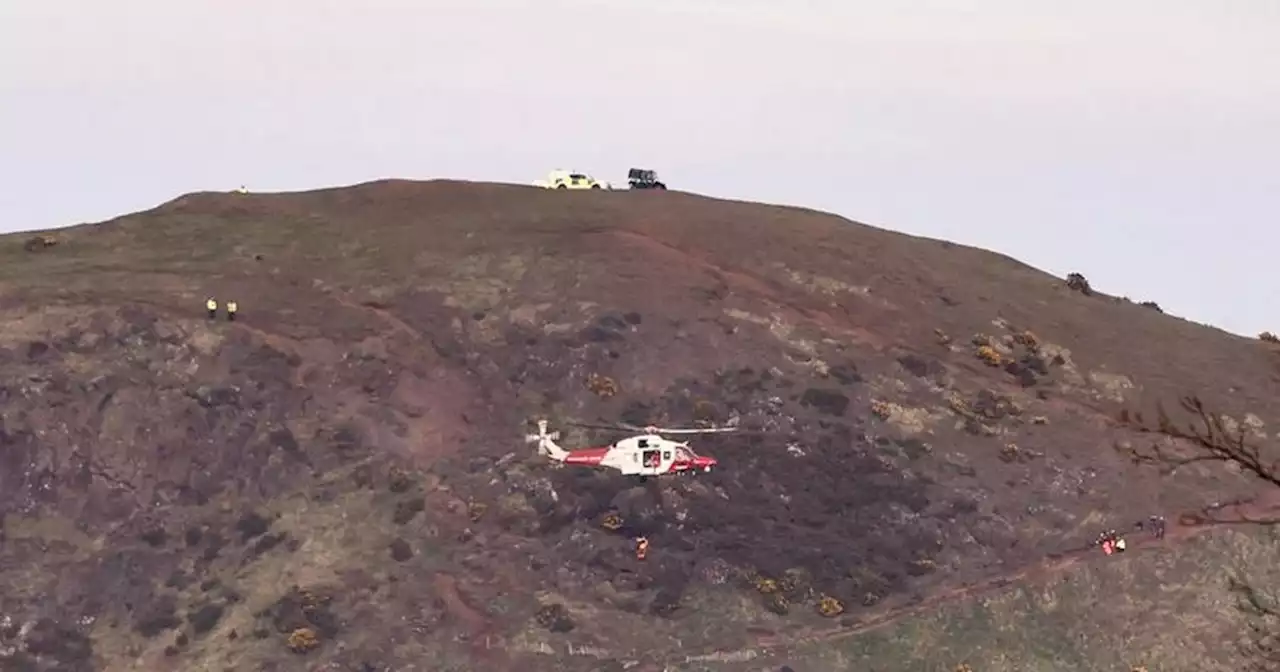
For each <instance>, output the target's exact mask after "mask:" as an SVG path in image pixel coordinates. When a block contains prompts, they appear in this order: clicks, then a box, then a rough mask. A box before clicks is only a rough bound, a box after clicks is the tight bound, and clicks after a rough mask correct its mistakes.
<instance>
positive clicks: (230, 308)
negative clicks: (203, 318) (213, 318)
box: [227, 301, 236, 313]
mask: <svg viewBox="0 0 1280 672" xmlns="http://www.w3.org/2000/svg"><path fill="white" fill-rule="evenodd" d="M227 312H228V313H234V312H236V302H235V301H228V302H227Z"/></svg>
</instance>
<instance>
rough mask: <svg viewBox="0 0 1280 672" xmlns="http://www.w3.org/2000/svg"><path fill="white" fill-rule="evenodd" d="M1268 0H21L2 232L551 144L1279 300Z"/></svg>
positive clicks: (728, 190) (1279, 159)
mask: <svg viewBox="0 0 1280 672" xmlns="http://www.w3.org/2000/svg"><path fill="white" fill-rule="evenodd" d="M1277 72H1280V2H1275V0H1215V1H1214V2H1193V1H1192V0H1182V1H1172V2H1171V1H1170V0H1162V1H1160V2H1155V1H1148V0H1105V1H1104V0H1075V1H1073V2H1060V1H1059V0H982V1H981V2H978V1H977V0H969V1H960V0H955V1H952V2H944V1H942V0H912V1H911V2H883V1H877V0H866V1H864V0H834V1H826V0H822V1H820V0H808V1H806V0H785V1H776V2H761V1H759V0H536V1H535V0H466V1H456V0H455V1H444V0H416V1H414V0H403V1H393V0H361V1H360V2H349V1H343V2H339V1H337V0H310V1H309V2H306V3H303V2H297V1H295V0H252V1H250V0H217V1H216V2H215V1H213V0H183V1H182V2H174V1H173V0H163V1H161V0H124V1H122V2H114V3H111V2H102V1H101V0H60V1H58V2H53V1H51V0H5V2H3V3H0V179H2V180H3V182H2V183H0V184H2V185H3V187H0V231H19V230H34V229H44V228H52V227H57V226H67V225H72V224H76V223H81V222H86V221H100V220H104V219H108V218H110V217H113V216H115V215H118V214H123V213H125V212H132V211H137V210H142V209H146V208H149V207H152V206H154V205H156V204H158V203H160V202H163V201H166V200H169V199H171V198H173V197H175V196H177V195H179V194H181V193H187V192H191V191H200V190H222V189H228V190H229V189H232V188H235V187H236V186H238V185H240V184H245V185H247V186H248V187H249V188H250V189H251V190H257V191H277V190H295V189H310V188H318V187H323V186H332V185H338V184H352V183H357V182H363V181H367V180H372V179H379V178H384V177H403V178H411V179H430V178H437V177H447V178H457V179H468V180H492V181H500V182H520V183H529V182H531V181H533V180H535V179H538V178H541V177H544V176H545V173H546V172H547V171H548V170H549V169H551V168H571V169H575V170H582V171H587V172H590V173H592V174H594V175H596V176H597V177H599V178H601V179H607V180H611V181H614V182H618V183H622V182H625V178H626V170H627V169H628V168H630V167H632V166H639V167H646V168H652V169H655V170H657V171H658V173H659V175H660V176H661V177H662V178H663V179H664V181H666V182H667V183H668V184H670V185H671V187H672V188H675V189H682V190H688V191H694V192H698V193H704V194H707V195H712V196H719V197H727V198H736V199H744V200H753V201H765V202H773V203H785V204H791V205H801V206H806V207H812V208H817V209H821V210H828V211H832V212H835V213H838V214H840V215H843V216H845V217H848V218H850V219H854V220H857V221H862V222H866V223H869V224H873V225H876V226H881V227H885V228H890V229H895V230H899V231H905V232H908V233H912V234H916V235H924V236H930V237H935V238H943V239H947V240H953V241H956V242H959V243H964V244H967V245H974V246H977V247H983V248H987V249H992V250H995V251H998V252H1001V253H1004V254H1007V255H1010V256H1012V257H1015V258H1017V259H1020V260H1022V261H1024V262H1026V263H1029V264H1031V265H1033V266H1036V267H1038V268H1041V269H1043V270H1045V271H1048V272H1050V273H1054V274H1057V275H1060V276H1065V275H1066V274H1067V273H1069V272H1073V271H1078V272H1081V273H1083V274H1084V275H1086V276H1087V277H1088V278H1089V280H1090V281H1091V283H1092V284H1093V285H1094V286H1095V287H1096V288H1098V289H1099V290H1101V291H1105V292H1108V293H1112V294H1119V295H1127V296H1130V297H1132V298H1133V299H1134V300H1154V301H1157V302H1158V303H1159V304H1160V305H1161V306H1162V307H1163V308H1164V309H1165V310H1166V311H1167V312H1170V313H1174V314H1178V315H1181V316H1184V317H1187V318H1189V319H1193V320H1196V321H1199V322H1205V323H1209V324H1213V325H1215V326H1218V327H1221V328H1223V329H1226V330H1228V331H1233V332H1236V333H1240V334H1244V335H1249V336H1252V335H1256V334H1257V333H1258V332H1260V331H1263V330H1270V331H1280V302H1277V301H1274V300H1272V299H1273V298H1274V297H1273V296H1272V295H1271V292H1272V291H1273V290H1274V289H1275V288H1276V287H1277V285H1278V284H1280V282H1277V281H1276V280H1275V279H1274V278H1275V277H1276V274H1275V267H1273V266H1270V265H1269V264H1270V263H1274V262H1275V260H1276V258H1277V250H1280V226H1277V224H1280V221H1278V220H1280V77H1277V76H1276V73H1277Z"/></svg>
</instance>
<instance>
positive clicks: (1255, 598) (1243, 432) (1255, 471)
mask: <svg viewBox="0 0 1280 672" xmlns="http://www.w3.org/2000/svg"><path fill="white" fill-rule="evenodd" d="M1179 403H1180V406H1181V408H1182V410H1183V411H1185V412H1186V413H1187V414H1189V415H1190V416H1191V418H1192V419H1191V420H1190V421H1189V422H1187V423H1186V424H1185V426H1180V425H1178V424H1177V423H1175V422H1174V421H1173V419H1172V418H1170V417H1169V414H1168V413H1167V412H1165V409H1164V406H1163V405H1160V404H1157V406H1156V422H1155V425H1154V426H1152V425H1150V424H1148V423H1147V422H1146V421H1145V420H1144V419H1143V417H1142V414H1141V413H1137V412H1132V413H1131V412H1129V411H1128V410H1125V411H1122V412H1121V414H1120V421H1121V424H1122V425H1124V426H1127V427H1129V428H1131V429H1136V430H1137V431H1139V432H1144V433H1150V432H1155V433H1158V434H1161V435H1163V436H1166V437H1169V438H1172V439H1175V440H1177V441H1175V443H1174V446H1173V447H1171V448H1165V447H1162V446H1161V445H1159V443H1157V442H1152V443H1151V445H1150V446H1146V447H1138V446H1133V445H1128V444H1117V445H1116V448H1117V449H1118V450H1119V451H1120V452H1121V453H1122V454H1124V455H1126V456H1127V457H1129V458H1130V459H1131V460H1133V461H1134V462H1135V463H1136V464H1140V465H1148V466H1154V467H1156V468H1158V469H1159V470H1160V471H1161V472H1162V473H1164V474H1171V473H1173V472H1174V471H1176V470H1177V469H1178V468H1180V467H1183V466H1186V465H1188V464H1192V463H1197V462H1218V463H1222V464H1234V465H1236V466H1237V467H1239V468H1240V469H1241V470H1242V471H1244V472H1245V473H1247V474H1249V475H1251V476H1253V477H1255V478H1257V479H1258V480H1260V481H1262V482H1264V483H1268V484H1270V485H1273V486H1276V487H1280V458H1277V457H1275V456H1273V455H1270V454H1269V452H1270V451H1268V450H1266V449H1265V448H1264V447H1263V446H1262V445H1260V444H1255V443H1251V442H1250V441H1249V440H1248V429H1247V428H1245V427H1236V428H1231V427H1228V426H1227V422H1226V421H1225V420H1224V419H1223V416H1222V415H1221V414H1219V413H1212V412H1210V411H1208V410H1207V409H1206V408H1205V405H1204V403H1203V402H1202V401H1201V400H1200V399H1199V398H1198V397H1194V396H1191V397H1184V398H1183V399H1181V400H1179ZM1203 513H1204V518H1205V519H1207V520H1208V521H1210V522H1218V523H1253V524H1258V525H1276V524H1278V523H1280V519H1277V518H1265V519H1256V518H1252V517H1250V516H1248V515H1247V514H1245V513H1244V512H1243V511H1240V510H1239V509H1237V515H1236V517H1235V518H1233V519H1223V518H1221V517H1217V516H1215V515H1213V514H1210V513H1209V512H1208V510H1207V509H1206V510H1205V511H1204V512H1203ZM1228 587H1229V588H1230V590H1231V591H1232V592H1233V593H1234V594H1235V595H1236V596H1237V597H1238V598H1239V604H1238V606H1239V608H1240V610H1241V611H1242V612H1243V613H1244V614H1245V615H1246V616H1248V619H1249V628H1250V632H1249V633H1248V636H1247V644H1246V645H1245V650H1244V653H1245V655H1246V657H1247V658H1248V660H1249V669H1251V670H1254V671H1255V672H1280V602H1278V601H1277V600H1276V599H1275V597H1273V596H1270V595H1266V594H1264V593H1263V592H1262V591H1259V590H1258V589H1257V588H1256V587H1254V586H1253V585H1252V584H1251V583H1249V582H1248V581H1247V580H1246V579H1244V578H1242V577H1238V576H1231V577H1229V578H1228Z"/></svg>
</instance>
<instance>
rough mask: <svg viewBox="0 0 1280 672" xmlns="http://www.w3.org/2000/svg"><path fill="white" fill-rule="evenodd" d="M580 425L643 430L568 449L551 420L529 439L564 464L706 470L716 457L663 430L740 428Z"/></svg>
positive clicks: (660, 471)
mask: <svg viewBox="0 0 1280 672" xmlns="http://www.w3.org/2000/svg"><path fill="white" fill-rule="evenodd" d="M571 424H573V425H574V426H577V427H588V428H594V429H610V430H616V431H633V432H639V434H637V435H635V436H629V437H627V438H625V439H619V440H618V441H616V442H614V443H612V444H610V445H608V446H602V447H593V448H578V449H575V450H565V449H564V448H561V447H560V446H559V445H558V444H556V439H559V438H560V432H550V433H548V432H547V421H546V420H539V421H538V433H537V434H528V435H526V436H525V440H526V441H528V442H529V443H536V444H537V445H538V452H539V453H542V454H543V455H545V456H547V457H549V458H551V459H553V460H555V461H557V462H561V463H563V464H573V465H579V466H586V467H607V468H610V469H616V470H618V471H619V472H621V473H622V474H624V475H626V476H639V477H640V479H641V480H644V479H645V478H647V477H649V476H663V475H667V474H696V473H699V472H702V473H706V472H709V471H711V468H712V467H714V466H716V464H718V463H717V461H716V458H714V457H711V456H710V455H699V454H698V453H696V452H694V450H693V449H692V448H690V447H689V444H688V443H684V442H681V441H672V440H670V439H665V438H663V437H661V436H659V434H718V433H724V432H734V431H737V428H736V427H714V428H707V429H663V428H661V427H652V426H650V427H636V426H634V425H584V424H578V423H571Z"/></svg>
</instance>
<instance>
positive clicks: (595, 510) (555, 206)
mask: <svg viewBox="0 0 1280 672" xmlns="http://www.w3.org/2000/svg"><path fill="white" fill-rule="evenodd" d="M47 235H51V236H53V237H54V238H53V239H52V240H50V241H47V242H51V243H56V244H52V245H48V244H45V243H41V244H25V245H24V243H26V242H27V241H28V240H30V238H31V235H30V234H26V235H21V236H8V237H5V238H0V313H2V315H3V321H4V322H3V323H4V328H3V329H2V330H0V372H2V373H0V512H2V513H3V528H2V529H0V532H2V535H0V667H3V668H4V669H19V670H67V671H79V670H132V669H146V670H157V671H160V670H194V669H208V670H224V669H237V670H241V669H243V670H250V669H253V670H291V669H304V667H305V668H306V669H340V670H389V669H394V670H409V669H433V670H469V669H486V670H505V669H525V670H527V669H548V670H551V669H567V670H576V669H582V670H605V669H610V670H612V669H617V670H621V669H662V666H663V665H666V666H669V667H670V669H691V670H692V669H767V668H768V667H769V666H770V665H772V664H773V662H769V663H768V664H765V663H764V662H762V661H765V660H771V659H767V658H761V657H760V656H762V655H765V654H762V653H759V652H755V650H754V649H751V648H750V647H751V646H752V645H753V643H755V642H759V641H762V639H770V640H773V641H779V642H785V641H791V640H792V639H795V638H799V637H802V636H803V635H804V633H806V632H811V631H817V630H820V629H824V630H829V629H830V628H832V627H839V626H840V625H841V624H843V625H845V626H854V625H856V624H857V623H858V622H860V620H861V619H870V618H873V617H874V616H875V615H876V614H882V613H884V610H887V609H894V608H900V607H903V606H904V605H910V604H912V603H921V602H922V601H925V600H927V599H929V598H930V596H935V595H939V594H941V593H942V592H943V591H948V590H955V589H957V588H961V587H963V586H965V585H968V584H976V583H979V582H984V581H990V580H991V579H992V578H993V577H999V576H1003V575H1014V574H1016V573H1017V572H1019V571H1020V570H1022V569H1026V568H1028V567H1032V566H1035V565H1036V564H1037V563H1042V562H1044V561H1045V559H1046V558H1047V557H1049V556H1050V555H1053V554H1059V553H1063V552H1070V551H1073V550H1075V549H1079V548H1081V547H1082V546H1083V545H1085V544H1087V543H1088V542H1089V541H1090V540H1091V539H1092V537H1093V536H1094V535H1096V534H1097V532H1098V531H1099V530H1100V529H1101V528H1103V527H1105V526H1113V527H1121V526H1127V525H1130V524H1132V521H1133V520H1136V519H1138V518H1141V517H1144V516H1146V515H1147V514H1149V513H1152V512H1163V513H1166V514H1167V515H1169V516H1170V517H1171V518H1172V517H1173V516H1176V514H1177V512H1178V511H1181V510H1186V509H1198V508H1200V507H1202V506H1204V505H1205V504H1208V503H1210V502H1213V501H1218V500H1223V499H1228V498H1235V497H1238V496H1241V495H1246V494H1248V493H1249V492H1250V486H1249V483H1248V481H1247V480H1246V479H1244V478H1242V477H1239V476H1236V475H1231V474H1229V473H1225V472H1222V471H1221V470H1216V469H1210V468H1205V469H1203V470H1188V471H1187V473H1185V474H1183V475H1181V476H1180V477H1178V478H1177V479H1173V480H1169V479H1161V478H1160V477H1159V476H1158V475H1157V474H1154V473H1151V472H1150V471H1149V470H1142V469H1138V468H1136V467H1133V466H1131V465H1129V464H1126V463H1125V462H1123V461H1122V460H1121V459H1120V458H1119V457H1118V456H1117V455H1116V453H1115V451H1114V450H1112V444H1113V442H1115V441H1117V440H1126V439H1134V437H1126V436H1125V434H1124V431H1122V430H1121V429H1119V428H1118V427H1117V424H1116V422H1115V421H1114V418H1115V417H1116V413H1117V411H1118V409H1119V408H1120V407H1122V406H1123V405H1137V406H1148V405H1150V404H1151V403H1154V401H1156V400H1160V399H1165V400H1168V399H1173V398H1175V397H1176V396H1178V395H1181V394H1184V393H1187V392H1196V393H1199V394H1200V395H1202V396H1203V397H1204V398H1206V400H1208V401H1210V402H1211V403H1214V404H1216V405H1217V407H1219V408H1221V409H1222V411H1223V412H1225V413H1228V414H1230V415H1231V417H1232V418H1233V421H1234V422H1238V423H1243V424H1245V425H1248V426H1249V427H1251V428H1252V429H1253V431H1256V432H1259V433H1263V434H1266V433H1268V432H1272V433H1274V431H1275V430H1274V428H1270V429H1269V428H1267V426H1266V425H1265V422H1264V419H1269V418H1277V417H1280V395H1277V391H1278V390H1280V388H1278V386H1277V382H1276V381H1277V358H1276V354H1275V352H1274V350H1269V349H1268V347H1267V346H1265V345H1264V344H1260V343H1257V342H1253V341H1251V340H1250V339H1244V338H1238V337H1234V336H1231V335H1228V334H1225V333H1223V332H1220V331H1216V330H1213V329H1209V328H1206V327H1203V326H1199V325H1195V324H1192V323H1189V322H1186V321H1183V320H1180V319H1178V318H1176V317H1172V316H1168V315H1164V314H1161V313H1159V312H1158V311H1154V310H1150V309H1148V308H1145V307H1142V306H1140V305H1136V304H1132V303H1129V302H1127V301H1122V300H1118V299H1115V298H1113V297H1110V296H1107V295H1105V294H1100V293H1095V294H1093V295H1092V296H1085V295H1083V294H1081V293H1078V292H1073V291H1071V290H1070V289H1068V288H1067V287H1066V285H1065V283H1064V282H1063V281H1062V280H1061V279H1059V278H1054V277H1051V276H1048V275H1046V274H1044V273H1042V272H1040V271H1037V270H1035V269H1032V268H1030V267H1027V266H1025V265H1022V264H1019V263H1018V262H1016V261H1013V260H1011V259H1008V258H1005V257H1001V256H998V255H995V254H992V253H989V252H985V251H981V250H977V249H972V248H967V247H963V246H959V245H954V244H949V243H944V242H939V241H933V240H926V239H919V238H913V237H910V236H905V235H901V234H897V233H891V232H888V231H884V230H880V229H875V228H872V227H868V226H864V225H860V224H855V223H852V222H849V221H847V220H844V219H840V218H838V217H835V216H832V215H827V214H822V213H818V212H812V211H806V210H801V209H795V208H783V207H772V206H764V205H757V204H748V203H738V202H728V201H720V200H715V199H710V198H704V197H699V196H694V195H689V194H682V193H676V192H669V193H647V192H639V193H630V192H612V193H611V192H606V193H572V194H565V193H560V192H553V191H543V190H539V189H533V188H525V187H516V186H501V185H491V184H479V183H463V182H451V181H433V182H409V181H381V182H375V183H368V184H363V185H358V186H354V187H349V188H341V189H325V190H318V191H311V192H305V193H282V194H223V193H195V194H189V195H186V196H183V197H181V198H178V199H176V200H174V201H171V202H169V203H165V204H164V205H161V206H159V207H157V208H155V209H153V210H148V211H145V212H140V213H136V214H132V215H127V216H123V217H119V218H116V219H113V220H110V221H105V222H101V223H97V224H91V225H83V226H78V227H73V228H70V229H65V230H61V231H56V232H50V233H48V234H47ZM1064 235H1066V234H1064ZM208 295H213V296H215V297H218V298H219V299H220V300H226V299H234V300H237V301H238V302H239V304H240V307H241V309H240V317H239V319H238V320H237V321H236V322H234V323H228V322H226V321H225V320H219V321H217V322H210V321H208V320H206V319H205V317H204V314H203V313H204V308H203V302H204V299H205V298H206V296H208ZM538 417H547V418H550V419H551V421H552V424H553V425H554V426H555V428H558V429H561V430H565V434H566V436H565V439H564V443H566V444H568V445H571V446H572V445H578V444H585V443H588V442H603V441H608V440H612V439H614V438H617V437H616V436H614V435H610V434H607V433H588V432H583V431H581V430H574V429H572V428H570V427H566V426H564V425H562V424H561V423H562V421H564V420H569V419H573V420H605V421H615V422H616V421H620V420H621V421H629V422H633V423H644V422H653V423H657V424H664V425H692V424H697V423H725V422H737V423H739V425H740V426H741V427H744V428H747V429H750V430H753V431H751V432H744V433H743V434H742V435H740V436H730V437H704V438H699V439H697V440H696V442H695V447H696V448H698V449H699V450H701V451H703V452H707V453H710V454H713V455H716V456H717V457H718V458H719V459H720V461H721V464H722V468H721V470H720V471H718V472H716V473H712V474H710V475H706V476H699V477H697V478H683V477H682V478H676V479H671V480H661V481H656V482H650V483H647V484H643V485H640V484H636V483H633V482H630V481H627V480H624V479H622V478H620V477H615V476H611V475H609V474H606V473H599V472H595V471H591V470H581V469H578V470H575V469H570V468H558V467H556V466H553V465H551V464H549V463H547V462H545V461H543V460H541V459H539V458H538V457H537V456H536V455H535V454H533V452H532V450H531V448H530V446H528V445H527V444H525V443H523V440H522V437H523V435H524V434H525V433H526V432H527V431H529V430H530V424H529V423H530V422H531V421H532V420H533V419H535V418H538ZM610 516H616V518H612V519H610ZM606 519H610V520H616V521H620V523H621V527H618V529H611V528H612V527H614V526H611V525H606V524H605V521H606ZM638 533H643V534H646V535H648V536H649V538H650V539H651V541H652V544H653V545H652V553H651V556H650V558H649V559H648V560H646V561H645V562H638V561H636V560H635V559H634V557H633V555H632V553H631V550H632V547H631V542H630V539H631V537H632V536H634V535H635V534H638ZM1170 576H1171V577H1173V578H1171V579H1170V580H1176V576H1174V575H1173V574H1171V575H1170ZM1205 590H1216V588H1214V587H1213V586H1207V587H1206V588H1205ZM824 597H828V598H834V600H836V601H838V603H839V605H840V609H838V610H837V611H839V612H840V613H838V614H832V613H828V614H826V615H824V614H821V613H819V608H818V607H819V605H820V604H822V598H824ZM1135 599H1136V598H1135ZM831 604H832V602H830V601H828V602H827V605H828V606H830V605H831ZM1152 608H1153V609H1156V608H1158V607H1157V606H1153V607H1152ZM1082 609H1085V608H1084V607H1082ZM1082 614H1083V615H1084V616H1087V614H1088V611H1087V610H1086V611H1082ZM992 628H995V626H994V625H993V626H992ZM995 636H996V635H995V634H994V630H993V631H992V632H984V631H982V630H981V629H979V630H976V631H974V632H971V633H967V634H966V637H968V638H970V639H971V640H973V641H977V642H979V643H980V642H982V641H985V640H983V639H982V638H983V637H987V638H991V637H995ZM789 638H790V639H789ZM973 638H976V639H973ZM796 641H799V640H796ZM859 646H863V647H864V649H865V650H867V651H870V650H873V649H874V650H877V651H878V650H880V649H882V648H884V647H885V646H887V645H885V644H883V642H881V643H879V644H876V645H875V646H872V645H870V644H865V643H864V644H862V645H859ZM904 646H905V645H904ZM910 646H911V647H913V650H917V652H918V648H919V647H920V646H925V645H923V644H911V645H910ZM1019 646H1022V645H1021V644H1020V645H1019ZM877 647H880V648H877ZM1026 647H1031V648H1029V649H1027V650H1028V651H1030V650H1032V649H1033V648H1034V644H1026V645H1025V647H1024V648H1026ZM890 649H892V647H890ZM717 651H720V652H727V651H739V652H741V651H751V653H745V654H743V653H739V654H737V655H736V656H735V655H718V654H715V653H714V652H717ZM789 651H790V650H789ZM886 651H887V652H886V653H884V654H883V656H884V658H883V660H881V659H872V665H873V666H874V665H876V664H879V665H881V666H882V667H877V668H875V669H907V668H905V667H894V664H893V663H892V662H891V661H892V660H893V659H894V658H893V657H894V656H896V655H900V652H895V651H896V650H889V649H886ZM1210 653H1211V654H1212V653H1213V652H1210ZM788 655H795V656H797V658H796V659H795V660H792V661H791V664H792V665H793V666H794V668H795V669H796V670H804V669H841V668H838V667H826V666H825V665H828V663H823V665H824V666H823V667H818V666H816V665H818V663H816V662H815V663H814V665H815V666H814V667H809V668H806V667H805V666H804V664H803V657H804V656H805V655H807V654H805V653H804V651H801V650H794V651H790V653H788ZM877 655H879V654H877ZM1028 655H1031V654H1028ZM1036 655H1041V654H1036ZM1054 655H1058V654H1057V653H1053V652H1050V653H1044V654H1043V656H1044V657H1045V659H1046V660H1047V659H1050V658H1052V656H1054ZM1073 655H1075V656H1080V655H1083V654H1080V653H1079V652H1077V653H1075V654H1073ZM1097 655H1098V656H1103V655H1104V654H1103V653H1099V654H1097ZM1206 655H1210V654H1206ZM1213 655H1217V654H1213ZM1222 655H1224V656H1225V655H1227V654H1226V653H1222ZM930 656H931V654H927V655H925V658H923V660H926V661H928V663H929V664H931V665H950V664H952V661H951V660H950V656H951V654H950V653H947V652H939V653H938V654H937V656H936V657H930ZM814 660H815V661H816V660H818V659H817V658H815V659H814ZM876 660H881V662H879V663H876V662H875V661H876ZM797 661H799V662H797ZM635 663H639V664H638V665H637V664H635ZM1112 663H1114V661H1110V660H1106V661H1103V662H1102V663H1099V665H1101V666H1100V667H1098V668H1097V669H1113V668H1110V667H1106V666H1105V665H1106V664H1112ZM323 664H328V667H324V666H323ZM415 665H416V667H413V666H415ZM859 669H863V668H859ZM922 669H923V668H922ZM993 669H994V668H993ZM1028 669H1029V668H1028ZM1060 669H1068V668H1060ZM1079 669H1085V668H1083V667H1081V668H1079ZM1088 669H1093V668H1088ZM1202 669H1205V668H1202Z"/></svg>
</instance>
